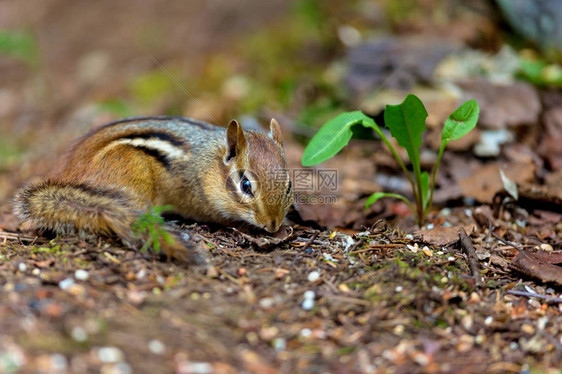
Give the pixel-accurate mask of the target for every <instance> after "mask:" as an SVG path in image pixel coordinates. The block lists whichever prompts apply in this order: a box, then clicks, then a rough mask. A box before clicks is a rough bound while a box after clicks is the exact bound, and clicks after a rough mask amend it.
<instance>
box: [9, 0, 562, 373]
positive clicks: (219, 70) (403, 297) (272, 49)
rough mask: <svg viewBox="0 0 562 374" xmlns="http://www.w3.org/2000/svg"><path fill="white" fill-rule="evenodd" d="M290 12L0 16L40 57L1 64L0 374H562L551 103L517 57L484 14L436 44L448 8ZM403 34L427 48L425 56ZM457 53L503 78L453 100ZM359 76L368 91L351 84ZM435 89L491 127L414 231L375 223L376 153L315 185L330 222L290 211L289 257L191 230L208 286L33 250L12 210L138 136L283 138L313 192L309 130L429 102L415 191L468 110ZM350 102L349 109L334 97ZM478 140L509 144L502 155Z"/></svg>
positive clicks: (339, 163) (386, 177) (197, 270)
mask: <svg viewBox="0 0 562 374" xmlns="http://www.w3.org/2000/svg"><path fill="white" fill-rule="evenodd" d="M188 3H189V2H188ZM295 3H296V4H301V5H302V6H300V7H296V8H295V9H296V10H295V9H293V8H291V9H288V8H287V6H286V4H285V3H284V2H282V1H271V2H267V5H265V4H264V3H263V2H260V1H254V0H249V1H247V2H246V6H245V7H241V6H236V5H233V4H234V2H229V1H222V0H220V1H215V2H208V4H207V3H206V4H207V5H206V7H205V8H204V9H198V8H197V7H196V5H193V4H192V5H190V6H188V5H185V4H186V2H183V1H169V2H167V5H166V7H162V6H159V2H158V1H153V2H140V3H139V4H140V5H139V6H138V8H135V9H134V10H131V9H130V7H129V6H128V5H127V2H126V1H115V2H113V3H112V5H107V4H105V5H102V3H100V4H97V3H96V4H97V5H91V7H93V8H89V11H88V12H83V10H84V9H83V8H82V7H81V6H80V5H79V4H78V3H76V4H73V5H68V2H64V1H63V0H50V1H45V2H44V4H42V5H41V6H39V5H34V6H33V7H32V8H33V9H31V8H26V6H23V5H21V4H20V5H14V4H15V2H14V3H11V5H8V4H7V3H6V4H0V26H3V27H0V29H2V28H6V29H8V28H11V29H15V28H18V27H22V25H31V29H32V30H33V31H34V32H35V34H36V35H37V40H36V43H38V45H39V47H37V46H36V47H37V48H38V50H33V48H31V50H30V49H26V51H27V52H26V53H27V55H25V54H24V58H22V59H21V60H22V61H24V63H22V62H21V61H18V60H17V59H15V60H14V59H13V58H4V57H1V56H0V68H1V69H2V70H3V71H6V72H7V74H2V76H0V84H1V87H2V90H0V100H1V101H2V103H3V106H1V107H0V131H1V133H2V138H0V372H6V373H16V372H17V373H19V372H22V373H25V372H30V373H36V372H39V373H64V372H73V373H87V372H102V373H131V372H135V373H137V372H138V373H168V372H169V373H181V374H187V373H200V374H204V373H244V372H247V373H272V374H273V373H301V372H302V373H342V374H343V373H379V372H380V373H385V372H392V373H417V372H425V373H445V372H446V373H482V372H486V373H488V372H489V373H523V372H525V373H527V372H529V373H559V372H560V368H561V367H562V275H561V273H562V267H561V266H560V264H562V242H561V241H560V238H561V237H562V188H561V187H560V186H562V182H561V181H562V172H561V171H560V170H561V168H562V147H561V146H560V145H561V144H562V92H561V91H560V89H559V88H548V87H543V86H537V85H534V84H530V83H528V82H524V81H519V80H509V82H507V83H505V82H503V83H502V84H497V82H494V79H493V78H490V76H492V75H494V74H496V73H497V72H496V71H495V70H494V69H500V68H501V69H503V68H506V67H507V66H508V65H509V63H506V61H507V62H510V61H512V60H510V58H518V57H517V56H515V57H514V55H510V53H509V52H506V51H505V50H503V49H502V48H501V45H502V42H501V41H500V39H501V37H500V36H499V35H500V31H499V30H498V29H497V28H496V26H494V25H495V24H496V23H494V21H491V20H490V19H492V18H493V17H492V18H491V17H489V16H488V15H487V14H488V13H486V12H488V11H490V10H489V9H487V8H486V6H485V5H483V6H484V9H485V10H486V9H487V10H486V12H484V11H482V12H477V13H478V15H477V16H475V15H474V13H473V9H469V10H468V11H467V10H466V9H462V10H460V11H457V10H451V9H449V11H451V12H453V13H454V14H452V15H450V14H449V15H448V17H450V18H449V21H448V22H446V23H445V24H444V23H443V22H442V18H439V17H438V19H439V20H441V21H439V22H435V23H436V24H437V25H438V26H435V27H437V28H436V29H431V30H428V29H425V28H424V27H427V28H429V27H430V26H428V24H431V22H425V21H426V20H427V19H431V15H434V14H433V13H432V12H433V10H432V9H435V6H437V5H439V4H441V6H442V5H443V4H442V3H441V2H440V1H439V0H430V1H427V2H426V3H427V4H425V5H421V6H420V7H421V8H419V9H417V10H416V12H418V13H415V14H414V16H415V17H412V18H408V17H406V18H405V19H391V18H392V17H391V16H388V19H384V20H380V19H378V18H376V17H374V16H373V17H374V18H369V17H368V16H366V15H365V14H367V15H368V14H371V13H369V12H368V7H367V5H365V4H367V3H369V4H370V2H367V1H365V2H362V1H357V4H363V5H365V6H364V7H363V8H361V7H360V6H359V5H357V6H356V7H355V6H354V7H351V6H344V5H341V4H338V2H337V1H327V2H325V4H324V5H323V7H324V8H322V7H320V6H318V9H317V8H315V6H311V5H310V4H312V3H313V2H307V1H296V2H295ZM380 3H381V4H389V3H393V2H387V1H381V2H380ZM477 3H478V4H486V3H487V2H485V1H482V2H477ZM189 4H191V3H189ZM303 4H304V5H303ZM307 4H308V5H307ZM160 5H161V4H160ZM381 6H382V5H381ZM249 8H252V9H253V12H252V13H251V14H249V13H248V12H247V9H249ZM359 8H360V9H362V10H361V11H357V9H359ZM195 10H197V12H195ZM490 12H491V11H490ZM98 13H102V14H107V17H108V18H107V19H100V18H99V17H97V16H96V14H98ZM1 14H5V15H6V14H7V15H9V17H6V18H2V16H1ZM319 14H320V15H319ZM389 14H390V11H389ZM482 14H485V15H484V16H483V15H482ZM426 16H427V17H426ZM318 17H323V18H321V22H317V20H318ZM338 17H339V18H338ZM346 17H348V19H347V20H345V21H346V22H351V23H353V22H355V23H356V24H357V25H360V26H358V27H359V28H360V29H361V27H363V28H364V29H361V30H362V31H363V32H364V33H367V30H368V29H369V27H378V26H373V25H379V24H383V25H385V26H384V27H387V28H388V29H389V30H391V34H396V35H394V36H395V37H396V38H395V39H391V41H392V43H390V44H388V43H382V44H376V43H375V44H371V45H369V44H368V43H367V48H364V49H362V48H361V47H360V46H357V45H355V46H351V44H353V43H354V42H353V40H354V39H353V38H354V37H356V34H354V32H353V30H351V29H349V28H345V27H347V26H346V25H347V24H346V22H343V21H341V19H345V18H346ZM475 17H476V18H475ZM54 18H56V20H57V22H51V21H52V20H53V19H54ZM279 19H280V20H279ZM422 21H423V22H422ZM315 22H316V23H315ZM108 23H109V24H111V25H112V26H114V27H107V24H108ZM318 25H321V26H322V27H320V26H318ZM341 25H343V26H345V27H344V28H343V29H342V28H341V27H339V26H341ZM280 26H286V27H284V28H281V27H280ZM227 27H228V29H229V31H230V32H229V33H224V32H221V30H224V29H225V28H227ZM338 27H339V28H338ZM440 27H441V28H440ZM24 29H25V28H24ZM147 30H148V31H147ZM256 30H259V31H260V32H256ZM279 30H283V31H282V32H281V31H279ZM350 30H351V31H350ZM409 33H418V34H420V35H418V37H420V36H421V37H422V38H427V39H423V40H422V41H420V40H419V39H416V40H417V41H416V42H414V43H412V41H411V40H410V39H407V38H403V36H404V35H407V34H409ZM426 33H432V35H430V36H427V35H425V34H426ZM187 34H189V35H197V36H199V37H191V38H186V37H185V35H187ZM435 34H439V35H442V34H447V35H450V36H451V37H452V38H453V39H456V40H457V41H459V42H462V43H464V45H465V47H462V48H461V47H458V46H457V45H456V44H454V43H452V44H448V42H443V41H442V40H441V39H438V38H437V39H435ZM115 35H119V38H116V37H115ZM334 35H339V39H338V38H336V37H335V36H334ZM159 38H160V39H159ZM436 41H437V42H436ZM120 43H123V44H120ZM182 43H183V44H182ZM342 43H343V44H346V43H348V44H349V45H345V48H349V50H351V52H350V53H348V50H347V49H345V48H344V47H342ZM32 44H33V43H32ZM179 45H181V46H182V47H181V48H178V46H179ZM389 45H390V46H391V47H390V50H386V49H385V48H389V47H388V46H389ZM466 45H471V46H474V45H477V46H479V47H480V48H483V49H486V48H487V54H486V55H482V56H481V55H478V52H477V51H476V50H474V49H469V50H467V48H468V47H466ZM459 48H460V52H459ZM444 50H446V51H456V52H459V53H461V55H462V53H465V54H464V55H462V56H463V57H462V58H460V60H461V61H462V63H463V64H465V63H467V64H468V63H469V62H470V61H472V63H474V64H476V65H478V64H482V65H479V68H481V67H482V66H486V67H487V68H489V67H490V66H492V68H490V71H489V72H488V73H489V76H486V77H478V78H473V77H469V78H468V79H467V77H466V76H464V77H463V76H461V77H459V76H458V75H455V74H458V72H457V71H456V70H457V69H458V66H457V65H455V64H456V63H457V64H458V61H459V60H454V59H453V60H449V61H448V62H447V63H446V64H445V65H440V66H441V68H440V69H438V67H437V64H438V61H441V60H442V59H443V58H444V56H445V55H446V54H447V53H449V52H446V53H445V52H443V51H444ZM373 51H374V52H373ZM369 53H375V55H376V56H377V59H373V60H376V61H383V60H384V63H385V64H387V65H385V69H386V68H390V69H391V70H392V69H395V70H396V71H397V72H399V74H394V73H393V74H390V75H389V76H384V77H383V78H381V77H379V78H380V80H377V74H379V73H380V72H381V69H379V68H380V66H377V65H376V64H375V66H371V65H369V64H367V65H361V64H362V63H363V62H364V61H365V59H362V56H367V55H369ZM37 55H39V56H41V58H40V59H39V60H40V61H35V60H34V59H35V58H37ZM25 56H27V57H25ZM138 56H142V58H139V57H138ZM494 56H495V57H494ZM506 56H507V57H506ZM20 57H21V56H20ZM412 60H415V61H417V62H418V63H416V64H407V63H403V61H412ZM362 61H363V62H362ZM397 61H399V62H397ZM428 61H429V62H428ZM467 61H469V62H467ZM26 64H27V65H26ZM396 64H398V65H396ZM341 65H346V66H347V72H346V73H342V72H341V71H342V69H341ZM281 67H283V69H282V68H281ZM464 68H465V66H464V65H463V69H464ZM473 68H474V66H473ZM365 69H366V70H367V71H368V72H369V79H371V78H372V77H375V78H374V79H375V80H374V81H372V82H368V80H369V79H365V77H363V76H361V74H362V72H364V71H365ZM428 69H429V70H431V71H432V72H433V71H434V70H435V71H437V70H439V71H441V73H442V78H443V77H444V78H443V79H448V80H449V81H448V82H449V83H451V82H452V81H453V80H454V82H455V85H456V86H455V87H457V88H458V90H459V91H461V92H462V94H463V97H471V98H472V97H474V98H476V99H478V101H479V104H480V106H481V110H482V111H481V116H480V118H481V121H480V122H479V124H478V127H477V129H476V130H475V131H473V133H472V135H471V136H467V139H463V140H461V141H459V142H457V143H455V144H451V147H450V150H448V151H447V153H446V156H445V157H444V161H443V165H442V167H441V170H440V176H439V177H438V189H437V191H436V194H435V201H436V206H437V208H436V209H434V210H433V211H432V212H431V214H430V215H429V218H428V221H427V222H426V223H425V225H424V226H423V227H422V228H419V227H417V226H416V225H414V223H413V219H412V212H411V211H410V210H409V209H408V206H407V205H406V204H404V203H402V202H396V201H392V200H390V201H389V200H383V201H379V202H377V203H376V204H374V205H373V206H372V207H371V208H369V209H368V210H365V209H364V204H365V200H366V198H367V197H368V196H369V194H370V193H372V192H376V191H382V190H385V191H387V190H388V191H396V192H400V193H404V194H408V190H407V187H406V188H404V187H403V186H404V185H405V184H406V186H407V182H406V179H405V178H404V177H403V176H402V177H400V176H399V168H398V167H397V165H396V164H395V163H394V160H393V159H392V156H391V155H390V154H389V152H388V151H387V150H385V149H384V147H383V145H381V144H380V142H377V141H373V139H372V137H371V138H369V136H367V137H365V136H361V137H362V139H358V140H355V141H353V142H352V144H350V147H349V148H348V149H346V150H345V151H344V152H342V153H341V154H340V155H338V156H337V157H336V158H334V159H333V160H331V161H329V162H328V163H326V164H325V165H324V166H323V167H325V168H326V169H325V170H338V175H337V182H338V185H337V189H336V190H335V191H331V192H330V193H332V194H333V195H334V196H335V197H336V198H337V201H335V202H333V203H331V204H323V205H315V204H309V205H306V204H300V205H298V206H296V211H295V212H294V213H293V214H291V215H290V217H289V220H288V222H287V224H288V226H289V227H290V229H287V230H288V232H290V235H289V234H288V235H287V236H285V237H283V238H282V240H280V241H279V243H277V244H276V245H274V246H270V247H267V246H264V245H262V244H263V240H261V239H260V238H262V235H261V234H256V233H253V232H240V231H237V230H234V229H232V228H227V227H218V226H208V225H202V224H196V223H190V222H185V223H184V222H180V223H179V224H180V225H181V226H180V227H179V229H180V230H184V231H185V232H186V233H189V234H190V235H191V237H192V238H194V239H195V243H196V248H195V251H196V253H197V258H198V260H199V261H198V263H197V264H190V265H186V264H183V263H179V262H177V261H169V260H168V259H166V258H165V257H164V256H160V255H156V254H152V253H139V252H137V251H133V250H130V249H127V248H125V247H124V246H123V245H122V244H121V243H119V242H116V241H112V240H111V239H107V240H101V239H100V240H83V239H79V238H74V237H56V238H53V237H48V236H44V235H37V233H35V232H32V231H25V230H24V227H21V226H20V225H19V223H18V221H17V218H16V217H15V216H14V214H13V213H12V209H11V204H10V199H11V198H12V196H13V194H14V192H15V191H16V189H17V188H18V186H20V185H22V184H23V183H24V182H27V181H33V180H38V179H39V177H38V176H41V175H45V174H46V172H47V171H48V170H51V169H52V168H53V167H54V165H56V163H57V159H58V156H59V155H60V154H62V153H63V152H64V151H65V150H66V149H67V148H68V146H69V144H70V143H71V141H72V139H74V138H75V137H77V136H80V135H82V134H83V133H85V132H86V131H88V130H89V129H90V128H92V127H94V126H96V125H101V124H103V123H105V122H109V121H111V120H114V119H117V118H119V117H120V116H121V117H122V116H127V115H139V114H140V115H146V114H173V115H185V116H191V117H196V118H200V119H203V120H208V121H211V122H214V123H228V122H227V121H228V120H230V119H231V118H233V117H238V116H240V117H242V119H243V121H242V122H244V119H245V120H248V118H250V120H255V121H258V122H259V121H264V122H266V121H267V120H268V119H269V118H271V117H272V116H275V117H276V118H277V119H278V120H279V121H280V123H281V124H282V127H283V130H284V134H285V136H286V139H285V149H286V153H287V159H288V163H289V166H290V167H291V168H293V169H299V170H300V169H301V168H302V167H301V166H300V158H301V155H302V151H303V148H304V144H306V139H307V138H308V137H310V135H311V134H313V133H314V131H315V130H314V128H313V127H310V126H308V127H307V126H301V125H302V123H306V124H308V123H309V122H310V123H314V124H316V125H320V124H321V123H322V121H325V120H327V119H329V118H331V117H333V116H334V115H335V114H337V113H339V112H341V111H343V110H350V108H360V109H362V110H363V111H364V112H366V113H368V114H370V115H371V116H372V117H373V118H375V119H377V121H379V120H380V117H381V110H382V109H383V108H384V105H383V104H385V103H389V102H390V101H392V100H395V99H396V98H397V97H399V98H400V100H401V99H403V97H404V96H405V94H406V93H409V92H416V94H418V95H419V96H420V97H421V98H422V100H423V101H424V103H426V106H427V108H428V111H429V113H430V117H429V118H428V123H427V125H428V129H429V132H428V135H427V136H426V139H425V140H426V141H427V145H424V149H423V150H422V164H423V166H424V168H425V167H427V165H430V164H431V161H432V160H434V154H435V151H436V149H438V146H439V143H438V141H437V142H436V141H435V139H439V138H438V136H439V130H440V126H441V124H442V122H443V119H444V118H446V117H447V115H448V114H449V113H450V112H451V111H452V109H454V108H455V106H456V105H457V102H458V99H459V98H458V97H453V98H451V96H450V95H448V94H443V90H442V88H435V87H431V88H428V86H431V85H432V84H433V83H435V82H433V81H431V82H428V79H429V78H428V77H427V74H426V73H427V70H428ZM476 70H478V69H476ZM382 71H386V70H384V69H382ZM511 73H513V71H510V72H509V74H511ZM354 74H355V75H354ZM385 74H387V73H385ZM501 74H504V72H503V71H501V72H499V73H497V74H496V75H495V78H497V76H498V75H501ZM506 74H507V73H506ZM513 74H514V73H513ZM334 76H335V77H336V78H337V79H336V78H333V77H334ZM233 77H234V78H233ZM510 79H511V78H510ZM336 81H337V82H339V83H337V84H336V83H334V82H336ZM405 81H406V82H407V84H406V86H407V88H404V87H402V85H403V84H404V82H405ZM178 82H180V83H178ZM342 82H345V83H342ZM365 84H367V86H365ZM377 85H381V87H383V86H384V85H388V86H390V88H388V87H385V88H384V89H380V90H378V91H377ZM186 87H188V89H187V88H186ZM272 87H273V88H272ZM420 87H421V88H420ZM344 91H345V92H346V95H348V96H349V97H346V98H345V99H344V98H342V96H343V95H342V94H339V93H335V92H344ZM367 91H369V92H374V91H376V94H375V95H374V97H373V96H369V95H367V96H365V95H362V94H361V92H363V93H364V92H367ZM194 95H195V96H194ZM288 95H289V96H291V98H287V97H288ZM123 98H125V99H123ZM381 105H382V106H381ZM379 124H380V123H379ZM488 135H489V136H496V137H498V136H500V137H502V136H503V137H505V139H504V140H501V141H498V144H492V145H491V146H490V144H489V143H487V144H485V143H486V142H483V141H482V139H484V138H486V136H488ZM46 140H47V141H46ZM500 144H501V147H500ZM494 145H497V150H495V147H494ZM486 147H488V148H486ZM484 148H485V149H484ZM490 148H491V149H490ZM483 149H484V150H483ZM500 149H501V150H500ZM401 155H402V154H401ZM432 157H433V158H432ZM405 161H407V160H406V159H405ZM315 170H316V171H318V170H322V169H315ZM500 170H503V171H504V172H505V175H507V178H508V180H511V181H512V182H514V183H515V184H516V186H517V190H518V194H519V196H518V198H517V199H515V198H513V197H511V196H510V195H509V193H507V192H506V191H505V189H506V187H507V186H508V185H509V183H508V182H506V181H505V180H504V181H502V178H501V175H500ZM315 175H318V174H315ZM507 189H509V188H507ZM308 192H310V194H311V195H312V196H316V197H317V196H320V195H322V194H323V193H324V192H325V191H320V190H314V191H312V192H311V191H308ZM303 194H304V195H306V194H307V193H306V192H303ZM463 233H466V235H464V234H463ZM262 239H263V238H262Z"/></svg>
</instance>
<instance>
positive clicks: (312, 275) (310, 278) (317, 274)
mask: <svg viewBox="0 0 562 374" xmlns="http://www.w3.org/2000/svg"><path fill="white" fill-rule="evenodd" d="M307 279H308V281H309V282H316V281H317V280H318V279H320V272H319V271H316V270H314V271H311V272H310V274H308V277H307Z"/></svg>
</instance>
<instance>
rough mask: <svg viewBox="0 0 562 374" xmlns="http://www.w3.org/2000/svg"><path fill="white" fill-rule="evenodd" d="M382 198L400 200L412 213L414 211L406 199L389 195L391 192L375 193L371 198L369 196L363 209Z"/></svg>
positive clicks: (395, 194)
mask: <svg viewBox="0 0 562 374" xmlns="http://www.w3.org/2000/svg"><path fill="white" fill-rule="evenodd" d="M383 197H392V198H395V199H400V200H402V201H404V202H405V203H406V204H408V206H409V207H410V208H411V209H412V211H415V208H414V205H412V203H411V202H410V200H408V199H407V198H406V197H404V196H402V195H400V194H397V193H391V192H375V193H374V194H372V195H371V196H369V197H368V198H367V201H365V208H368V207H370V206H371V205H372V204H374V203H375V202H376V201H377V200H379V199H382V198H383Z"/></svg>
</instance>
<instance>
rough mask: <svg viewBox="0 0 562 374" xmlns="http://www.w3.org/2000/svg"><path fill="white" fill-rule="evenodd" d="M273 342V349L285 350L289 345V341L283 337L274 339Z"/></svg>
mask: <svg viewBox="0 0 562 374" xmlns="http://www.w3.org/2000/svg"><path fill="white" fill-rule="evenodd" d="M271 344H272V345H273V349H275V350H276V351H278V352H279V351H284V350H285V347H286V346H287V341H286V340H285V339H283V338H275V339H273V342H271Z"/></svg>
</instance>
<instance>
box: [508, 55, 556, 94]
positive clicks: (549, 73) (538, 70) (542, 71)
mask: <svg viewBox="0 0 562 374" xmlns="http://www.w3.org/2000/svg"><path fill="white" fill-rule="evenodd" d="M518 75H519V77H520V78H523V79H525V80H528V81H529V82H531V83H533V84H535V85H539V86H557V87H562V67H561V66H560V65H558V64H547V63H546V62H545V61H544V60H540V59H539V60H534V59H528V58H521V60H520V71H519V74H518Z"/></svg>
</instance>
